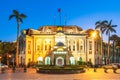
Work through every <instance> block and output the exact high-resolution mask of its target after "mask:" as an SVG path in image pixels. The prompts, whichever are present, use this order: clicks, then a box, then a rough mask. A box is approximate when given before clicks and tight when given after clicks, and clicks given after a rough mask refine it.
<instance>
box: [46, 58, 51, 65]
mask: <svg viewBox="0 0 120 80" xmlns="http://www.w3.org/2000/svg"><path fill="white" fill-rule="evenodd" d="M45 65H50V57H46V58H45Z"/></svg>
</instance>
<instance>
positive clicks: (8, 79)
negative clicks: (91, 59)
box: [0, 68, 120, 80]
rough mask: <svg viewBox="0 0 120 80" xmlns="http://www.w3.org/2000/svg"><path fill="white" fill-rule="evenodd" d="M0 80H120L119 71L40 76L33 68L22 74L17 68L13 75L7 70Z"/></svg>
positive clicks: (0, 74)
mask: <svg viewBox="0 0 120 80" xmlns="http://www.w3.org/2000/svg"><path fill="white" fill-rule="evenodd" d="M0 80H120V69H119V70H117V73H113V71H112V70H108V73H105V72H104V70H103V69H102V68H99V69H97V71H96V72H94V69H92V68H91V69H89V70H88V69H87V70H86V72H85V73H79V74H42V73H36V70H35V69H33V68H29V69H27V72H26V73H24V72H23V69H21V68H19V69H17V70H16V72H15V73H13V72H12V70H11V69H9V70H7V71H6V72H5V73H0Z"/></svg>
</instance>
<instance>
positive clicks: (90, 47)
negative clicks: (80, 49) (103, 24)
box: [89, 41, 92, 50]
mask: <svg viewBox="0 0 120 80" xmlns="http://www.w3.org/2000/svg"><path fill="white" fill-rule="evenodd" d="M89 50H92V41H89Z"/></svg>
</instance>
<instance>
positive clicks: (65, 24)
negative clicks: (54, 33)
mask: <svg viewBox="0 0 120 80" xmlns="http://www.w3.org/2000/svg"><path fill="white" fill-rule="evenodd" d="M66 18H67V16H66V15H65V17H64V21H65V26H66V23H67V20H66Z"/></svg>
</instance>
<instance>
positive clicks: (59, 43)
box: [56, 42, 64, 46]
mask: <svg viewBox="0 0 120 80" xmlns="http://www.w3.org/2000/svg"><path fill="white" fill-rule="evenodd" d="M56 46H64V43H62V42H58V43H57V44H56Z"/></svg>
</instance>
